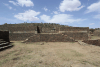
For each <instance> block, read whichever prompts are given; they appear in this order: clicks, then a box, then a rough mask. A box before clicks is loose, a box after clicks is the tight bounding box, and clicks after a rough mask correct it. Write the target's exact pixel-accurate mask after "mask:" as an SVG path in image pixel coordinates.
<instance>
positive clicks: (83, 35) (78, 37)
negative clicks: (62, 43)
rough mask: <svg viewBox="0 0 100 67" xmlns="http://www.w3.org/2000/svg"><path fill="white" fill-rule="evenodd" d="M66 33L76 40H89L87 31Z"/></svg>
mask: <svg viewBox="0 0 100 67" xmlns="http://www.w3.org/2000/svg"><path fill="white" fill-rule="evenodd" d="M63 34H64V35H67V36H69V37H72V38H74V39H75V40H87V39H88V33H86V32H65V33H63Z"/></svg>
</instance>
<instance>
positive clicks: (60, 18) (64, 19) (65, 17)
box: [40, 14, 86, 23]
mask: <svg viewBox="0 0 100 67" xmlns="http://www.w3.org/2000/svg"><path fill="white" fill-rule="evenodd" d="M40 18H41V20H44V21H45V22H49V23H72V22H79V21H83V20H86V19H73V16H72V15H69V14H57V15H54V16H53V17H52V18H51V17H50V16H47V15H42V16H40Z"/></svg>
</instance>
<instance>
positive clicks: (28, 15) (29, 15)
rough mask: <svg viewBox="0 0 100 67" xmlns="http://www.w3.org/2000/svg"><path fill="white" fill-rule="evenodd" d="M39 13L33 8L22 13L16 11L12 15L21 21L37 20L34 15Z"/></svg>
mask: <svg viewBox="0 0 100 67" xmlns="http://www.w3.org/2000/svg"><path fill="white" fill-rule="evenodd" d="M39 14H40V12H36V11H34V10H28V11H25V12H24V13H18V14H17V15H14V17H15V18H17V19H19V20H23V21H27V20H29V21H35V20H39V18H38V17H36V16H37V15H39Z"/></svg>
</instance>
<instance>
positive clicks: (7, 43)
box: [0, 42, 9, 47]
mask: <svg viewBox="0 0 100 67" xmlns="http://www.w3.org/2000/svg"><path fill="white" fill-rule="evenodd" d="M7 45H9V42H6V43H1V44H0V47H3V46H7Z"/></svg>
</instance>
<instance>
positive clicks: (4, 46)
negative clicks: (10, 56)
mask: <svg viewBox="0 0 100 67" xmlns="http://www.w3.org/2000/svg"><path fill="white" fill-rule="evenodd" d="M12 46H13V45H7V46H3V47H0V49H4V48H7V47H12Z"/></svg>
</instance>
